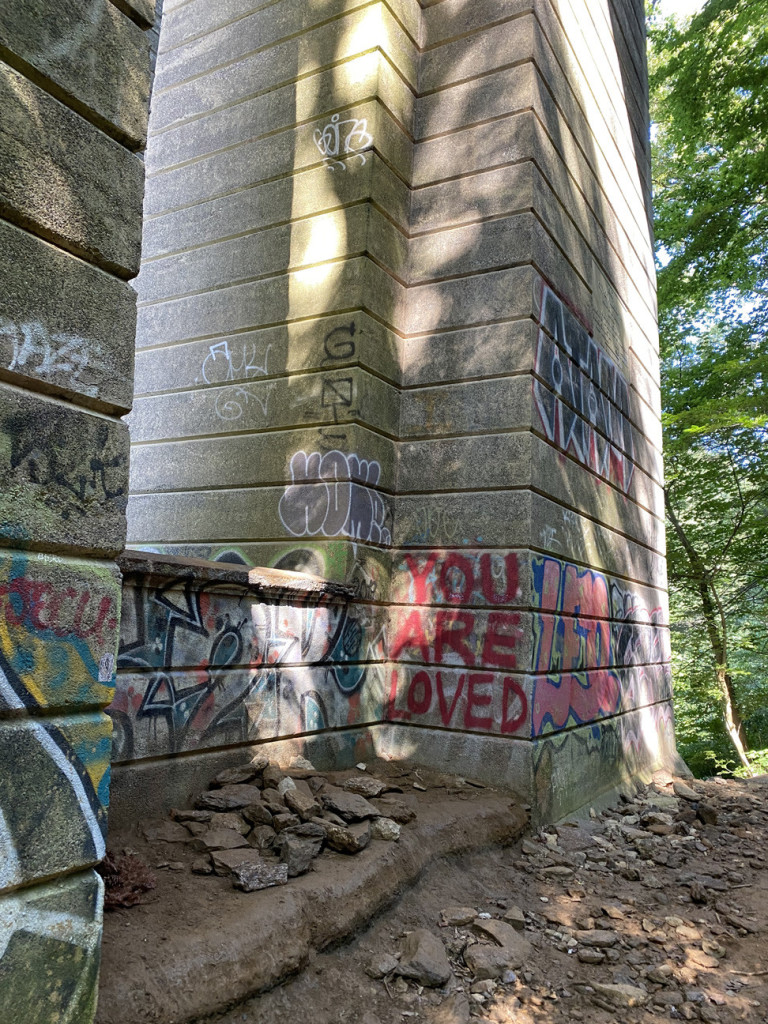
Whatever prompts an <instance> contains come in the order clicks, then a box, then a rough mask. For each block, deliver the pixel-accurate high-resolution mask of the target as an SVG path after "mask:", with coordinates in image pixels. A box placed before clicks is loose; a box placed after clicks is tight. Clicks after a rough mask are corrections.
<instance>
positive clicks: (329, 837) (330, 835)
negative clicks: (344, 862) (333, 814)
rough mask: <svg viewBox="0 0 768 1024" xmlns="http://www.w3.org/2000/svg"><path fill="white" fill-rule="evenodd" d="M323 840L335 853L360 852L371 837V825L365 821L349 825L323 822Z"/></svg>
mask: <svg viewBox="0 0 768 1024" xmlns="http://www.w3.org/2000/svg"><path fill="white" fill-rule="evenodd" d="M323 824H324V827H325V841H326V843H327V844H328V846H330V848H331V849H332V850H336V852H337V853H360V851H361V850H364V849H365V848H366V846H367V845H368V843H369V842H370V839H371V827H370V825H369V823H368V822H367V821H364V822H358V823H357V824H350V825H334V824H333V823H332V822H330V821H327V822H324V823H323Z"/></svg>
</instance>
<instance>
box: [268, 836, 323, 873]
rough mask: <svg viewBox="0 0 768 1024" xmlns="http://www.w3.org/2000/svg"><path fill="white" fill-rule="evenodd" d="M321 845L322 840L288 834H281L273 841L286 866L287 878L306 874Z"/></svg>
mask: <svg viewBox="0 0 768 1024" xmlns="http://www.w3.org/2000/svg"><path fill="white" fill-rule="evenodd" d="M322 845H323V840H322V839H319V838H318V839H315V838H303V837H302V836H298V835H292V834H291V833H290V832H281V833H280V835H278V837H277V839H276V840H275V850H276V851H277V853H278V854H279V855H280V860H282V861H283V862H284V863H285V864H286V866H287V868H288V877H289V878H295V877H296V876H297V875H304V874H306V873H307V871H309V869H310V867H311V866H312V861H313V860H314V859H315V857H317V855H318V854H319V853H320V850H321V848H322Z"/></svg>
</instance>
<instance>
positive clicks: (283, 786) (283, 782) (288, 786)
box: [277, 775, 296, 800]
mask: <svg viewBox="0 0 768 1024" xmlns="http://www.w3.org/2000/svg"><path fill="white" fill-rule="evenodd" d="M292 789H296V783H295V782H294V781H293V779H292V778H291V777H290V776H289V775H286V776H285V778H282V779H280V781H279V782H278V784H277V792H278V793H279V794H280V796H281V797H282V798H283V800H285V794H286V793H288V792H289V791H290V790H292Z"/></svg>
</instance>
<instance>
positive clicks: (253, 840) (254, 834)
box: [248, 825, 277, 853]
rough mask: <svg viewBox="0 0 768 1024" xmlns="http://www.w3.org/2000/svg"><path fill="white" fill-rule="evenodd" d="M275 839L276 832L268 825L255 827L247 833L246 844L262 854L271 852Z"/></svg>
mask: <svg viewBox="0 0 768 1024" xmlns="http://www.w3.org/2000/svg"><path fill="white" fill-rule="evenodd" d="M276 839H277V832H275V830H274V829H273V828H271V827H270V826H269V825H256V826H255V827H254V828H252V829H251V831H250V832H249V833H248V842H249V843H250V844H251V846H252V847H253V848H254V849H255V850H260V851H261V852H262V853H264V852H266V851H267V850H271V849H272V847H273V846H274V843H275V840H276Z"/></svg>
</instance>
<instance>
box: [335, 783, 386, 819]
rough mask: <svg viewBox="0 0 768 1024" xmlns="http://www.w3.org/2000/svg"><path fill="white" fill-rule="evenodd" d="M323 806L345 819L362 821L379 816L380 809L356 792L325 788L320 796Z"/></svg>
mask: <svg viewBox="0 0 768 1024" xmlns="http://www.w3.org/2000/svg"><path fill="white" fill-rule="evenodd" d="M321 799H322V801H323V806H324V807H327V808H328V810H331V811H334V813H336V814H338V815H340V816H341V817H342V818H343V819H344V820H345V821H362V820H364V819H365V818H380V817H381V816H382V814H381V811H380V810H379V809H378V808H377V807H374V806H373V804H370V803H368V801H367V800H366V799H365V797H362V796H359V795H358V794H357V793H345V792H344V790H332V791H330V792H329V791H328V790H326V791H325V792H323V794H322V797H321Z"/></svg>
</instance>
